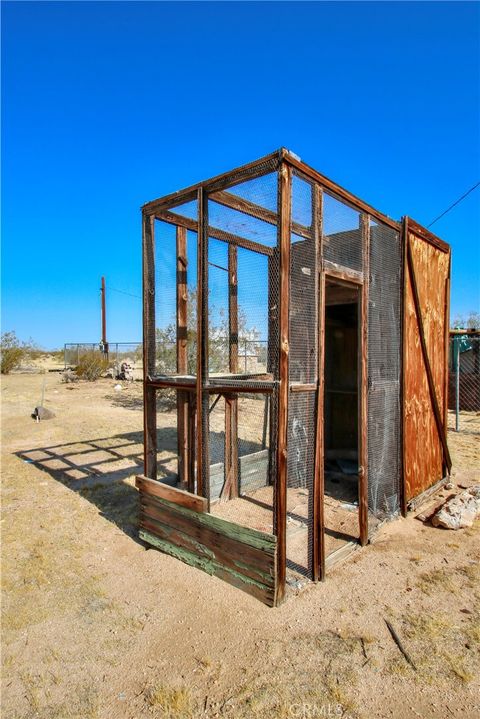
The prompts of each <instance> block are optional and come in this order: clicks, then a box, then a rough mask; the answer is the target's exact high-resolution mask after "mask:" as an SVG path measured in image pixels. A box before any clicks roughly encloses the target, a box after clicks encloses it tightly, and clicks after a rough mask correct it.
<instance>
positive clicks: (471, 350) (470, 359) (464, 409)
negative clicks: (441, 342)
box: [448, 333, 480, 432]
mask: <svg viewBox="0 0 480 719" xmlns="http://www.w3.org/2000/svg"><path fill="white" fill-rule="evenodd" d="M448 408H449V410H453V412H454V413H455V431H456V432H461V431H462V430H464V429H466V426H464V425H465V424H468V422H469V421H470V420H471V417H472V414H473V415H475V414H478V413H480V336H477V337H472V336H470V335H468V334H467V333H465V334H457V335H455V336H454V337H451V338H450V354H449V377H448Z"/></svg>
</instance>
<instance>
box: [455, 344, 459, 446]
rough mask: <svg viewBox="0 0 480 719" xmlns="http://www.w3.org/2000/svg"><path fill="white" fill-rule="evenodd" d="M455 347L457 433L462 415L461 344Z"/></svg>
mask: <svg viewBox="0 0 480 719" xmlns="http://www.w3.org/2000/svg"><path fill="white" fill-rule="evenodd" d="M455 345H456V347H455V349H456V352H455V365H456V367H455V370H456V371H455V432H458V431H459V415H460V342H459V341H457V342H455Z"/></svg>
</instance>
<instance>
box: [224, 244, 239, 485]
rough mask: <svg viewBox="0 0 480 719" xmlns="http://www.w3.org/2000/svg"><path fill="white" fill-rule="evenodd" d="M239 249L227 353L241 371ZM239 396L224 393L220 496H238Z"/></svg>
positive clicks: (232, 268) (232, 275) (233, 253)
mask: <svg viewBox="0 0 480 719" xmlns="http://www.w3.org/2000/svg"><path fill="white" fill-rule="evenodd" d="M237 256H238V250H237V247H236V246H235V245H230V244H229V245H228V343H229V347H228V357H229V370H230V372H231V373H232V374H235V373H236V372H238V277H237V272H238V261H237ZM238 494H239V487H238V400H237V397H236V395H233V394H232V395H229V394H226V395H225V483H224V485H223V489H222V493H221V499H234V498H235V497H238Z"/></svg>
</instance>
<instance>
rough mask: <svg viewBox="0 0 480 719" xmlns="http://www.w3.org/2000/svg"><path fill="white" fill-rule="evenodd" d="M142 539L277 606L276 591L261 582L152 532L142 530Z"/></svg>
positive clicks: (269, 604) (265, 602)
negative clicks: (177, 545)
mask: <svg viewBox="0 0 480 719" xmlns="http://www.w3.org/2000/svg"><path fill="white" fill-rule="evenodd" d="M140 538H141V539H143V540H144V542H147V543H148V544H151V545H152V546H153V547H157V548H158V549H161V550H162V551H163V552H165V553H166V554H170V555H171V556H172V557H176V559H180V560H181V561H182V562H185V563H186V564H190V565H191V566H192V567H196V568H197V569H202V570H203V571H204V572H206V573H207V574H210V575H213V576H215V577H218V578H219V579H223V580H224V581H226V582H228V583H229V584H233V586H235V587H238V588H239V589H243V591H245V592H247V593H248V594H251V595H252V596H254V597H256V599H260V601H261V602H264V604H268V606H274V605H275V590H274V589H272V588H270V587H266V586H265V585H263V584H261V583H260V582H257V581H255V580H254V579H251V578H249V577H246V576H245V575H244V574H241V573H240V572H235V571H232V570H230V569H227V568H225V567H223V566H222V565H221V564H219V563H218V562H216V561H215V560H213V559H205V558H204V557H199V556H198V555H196V554H193V552H189V551H188V550H186V549H183V548H180V547H176V546H175V545H173V544H171V543H170V542H166V541H164V540H163V539H160V538H159V537H156V536H154V535H153V534H150V532H147V531H145V530H144V529H141V530H140Z"/></svg>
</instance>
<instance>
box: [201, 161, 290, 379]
mask: <svg viewBox="0 0 480 719" xmlns="http://www.w3.org/2000/svg"><path fill="white" fill-rule="evenodd" d="M208 223H209V235H210V237H209V241H208V347H209V357H208V371H209V374H210V375H211V376H212V375H227V374H229V375H236V376H237V377H238V378H240V377H243V378H245V379H247V378H248V379H251V380H253V381H254V380H255V377H256V376H257V377H258V376H259V375H264V374H265V373H267V372H271V373H273V371H274V366H273V353H274V350H273V347H274V345H275V344H276V342H277V338H278V336H277V334H276V332H275V329H276V327H275V318H276V317H277V316H278V286H279V278H278V252H277V250H276V245H277V174H276V173H270V174H267V175H264V176H262V177H259V178H255V179H253V180H248V181H247V182H243V183H241V184H238V185H235V186H234V187H232V188H229V189H228V190H227V191H218V192H212V193H211V194H210V195H209V202H208ZM264 379H265V378H264Z"/></svg>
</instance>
